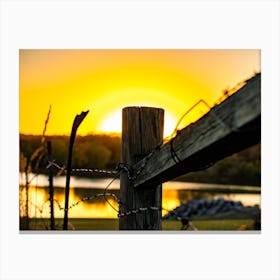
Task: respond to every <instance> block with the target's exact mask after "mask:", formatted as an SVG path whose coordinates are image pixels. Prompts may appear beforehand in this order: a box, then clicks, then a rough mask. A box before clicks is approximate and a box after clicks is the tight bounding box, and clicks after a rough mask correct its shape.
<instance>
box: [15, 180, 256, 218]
mask: <svg viewBox="0 0 280 280" xmlns="http://www.w3.org/2000/svg"><path fill="white" fill-rule="evenodd" d="M44 177H46V176H44ZM44 177H42V178H40V180H41V179H43V180H45V179H46V178H44ZM71 180H72V178H71ZM83 180H85V181H86V185H82V186H81V187H80V186H79V187H76V185H75V184H73V181H71V188H70V194H69V206H71V205H72V204H74V203H76V202H78V201H80V200H81V199H82V198H83V197H85V196H94V195H96V194H100V193H103V189H104V187H105V186H106V185H107V184H108V182H110V179H101V180H98V181H93V180H89V179H83ZM105 182H106V183H105ZM37 183H38V181H37ZM43 183H45V182H44V181H43ZM74 183H75V181H74ZM79 183H81V181H79ZM89 183H90V186H93V185H94V187H95V186H96V185H97V188H96V187H95V188H89V187H88V186H89ZM101 183H103V184H102V188H99V187H98V186H100V184H101ZM118 183H119V182H116V183H115V185H114V186H113V188H112V189H111V188H110V190H109V192H111V193H114V194H115V195H116V196H117V197H119V185H118ZM46 185H47V184H46ZM246 188H247V190H246ZM64 192H65V188H64V187H57V186H56V187H55V189H54V200H55V203H54V211H55V217H56V218H62V217H63V216H64V211H63V209H62V208H63V207H64ZM220 196H222V197H224V198H225V199H230V200H235V201H241V202H242V203H243V205H244V206H248V205H255V204H258V205H259V206H261V205H260V188H258V187H250V186H248V187H243V186H225V185H210V184H195V183H183V182H168V183H165V184H163V192H162V207H163V209H164V210H163V213H162V214H163V215H165V214H166V213H167V211H166V210H172V209H174V208H176V207H177V206H179V205H180V204H181V203H183V202H184V203H185V202H187V201H188V200H190V199H200V198H211V199H216V198H218V197H220ZM107 199H108V200H109V202H110V203H111V204H112V205H113V207H114V208H116V209H118V204H117V202H116V201H115V200H113V199H112V198H110V197H107ZM25 201H26V193H25V188H24V187H21V188H20V216H24V215H25ZM49 216H50V204H49V194H48V188H47V187H42V186H39V184H37V186H30V187H29V217H37V218H38V217H39V218H40V217H42V218H49ZM69 218H117V212H116V211H115V210H114V209H113V208H112V207H111V206H110V205H109V204H108V203H106V201H105V200H104V198H103V197H99V198H95V199H93V200H88V201H84V202H80V203H79V204H78V205H76V206H75V207H73V208H71V209H70V210H69Z"/></svg>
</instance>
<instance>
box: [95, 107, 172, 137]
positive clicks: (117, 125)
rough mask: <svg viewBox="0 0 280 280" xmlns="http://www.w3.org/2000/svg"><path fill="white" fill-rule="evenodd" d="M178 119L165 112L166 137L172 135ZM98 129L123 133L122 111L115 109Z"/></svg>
mask: <svg viewBox="0 0 280 280" xmlns="http://www.w3.org/2000/svg"><path fill="white" fill-rule="evenodd" d="M176 123H177V121H176V119H175V118H174V117H173V116H172V115H170V114H169V113H167V112H164V138H165V137H167V136H169V135H171V134H172V132H173V130H174V128H175V125H176ZM98 131H100V132H105V133H113V132H117V133H121V131H122V111H121V110H118V111H114V112H112V113H110V114H108V115H107V116H106V117H105V118H104V119H103V120H102V121H101V123H100V125H99V127H98Z"/></svg>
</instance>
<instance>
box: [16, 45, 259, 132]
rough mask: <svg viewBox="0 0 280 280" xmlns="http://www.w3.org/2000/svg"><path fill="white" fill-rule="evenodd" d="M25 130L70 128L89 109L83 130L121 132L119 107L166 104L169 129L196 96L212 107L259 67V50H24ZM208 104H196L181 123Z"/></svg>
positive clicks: (22, 115)
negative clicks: (76, 117) (47, 117)
mask: <svg viewBox="0 0 280 280" xmlns="http://www.w3.org/2000/svg"><path fill="white" fill-rule="evenodd" d="M19 64H20V133H24V134H41V133H42V130H43V127H44V122H45V119H46V116H47V112H48V108H49V106H50V105H51V106H52V111H51V115H50V120H49V122H48V127H47V133H48V134H64V135H69V134H70V131H71V126H72V122H73V119H74V117H75V115H77V114H79V113H80V112H81V111H86V110H89V114H88V116H87V117H86V118H85V120H84V121H83V123H82V124H81V126H80V127H79V130H78V134H80V135H86V134H91V133H103V132H106V133H108V132H121V110H122V108H124V107H127V106H151V107H159V108H163V109H164V110H165V124H164V126H165V127H164V131H165V132H164V136H165V137H166V136H168V135H170V134H171V133H172V132H173V130H174V128H175V126H176V124H177V122H178V120H179V119H180V118H181V116H182V115H183V114H184V113H185V112H186V111H187V110H188V109H189V108H191V107H192V106H193V105H194V104H195V103H196V102H197V101H198V100H200V99H203V100H204V101H205V102H207V103H208V104H209V105H210V106H213V104H214V103H215V101H216V100H217V99H218V98H220V97H221V95H222V94H223V91H224V90H225V89H230V88H232V87H234V86H235V85H236V84H237V83H239V82H241V81H243V80H244V79H247V78H248V77H251V76H252V75H253V74H254V72H257V71H260V51H259V50H20V53H19ZM206 111H207V108H205V106H204V107H203V106H200V107H198V108H195V110H193V112H191V113H190V114H188V116H187V117H186V118H185V119H184V120H183V121H182V122H181V123H180V127H183V126H184V125H185V124H186V123H189V122H191V121H193V120H194V119H197V118H198V117H200V116H202V115H203V114H204V113H205V112H206Z"/></svg>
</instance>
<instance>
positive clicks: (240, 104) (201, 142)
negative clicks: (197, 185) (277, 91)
mask: <svg viewBox="0 0 280 280" xmlns="http://www.w3.org/2000/svg"><path fill="white" fill-rule="evenodd" d="M145 135H146V138H150V132H149V133H146V134H145ZM260 140H261V74H257V75H256V76H254V77H253V78H251V79H250V80H248V81H247V83H246V84H245V86H243V87H242V88H241V89H239V90H238V91H237V92H236V93H235V94H233V95H232V96H230V97H229V98H227V99H226V100H225V101H224V102H223V103H221V104H219V105H218V106H215V107H214V108H212V110H211V111H209V113H207V114H206V115H205V116H203V117H202V118H201V119H199V120H198V121H197V122H195V123H193V124H191V125H189V126H188V127H186V128H184V129H182V130H181V131H178V134H177V136H176V137H175V138H174V139H173V140H171V141H170V142H168V143H166V144H164V145H162V146H161V147H160V149H157V150H155V152H154V153H153V155H152V156H151V157H150V158H149V159H148V160H145V159H143V160H141V161H139V162H137V163H136V160H135V161H134V162H133V163H134V165H133V170H134V174H137V171H138V172H139V170H141V172H140V174H138V175H137V176H136V179H135V180H134V181H133V183H132V184H133V186H134V187H137V189H138V187H140V186H146V187H147V186H148V185H151V186H153V185H154V184H159V183H163V182H166V181H168V180H170V179H174V178H176V177H178V176H180V175H182V174H186V173H188V172H191V171H197V170H200V169H205V168H206V167H207V166H209V165H211V164H213V163H215V162H216V161H218V160H220V159H222V158H224V157H226V156H229V155H231V154H233V153H236V152H239V151H241V150H242V149H245V148H247V147H249V146H252V145H254V144H256V143H258V142H260ZM155 144H156V143H155ZM131 163H132V162H131ZM141 166H142V167H141ZM143 166H144V168H143ZM140 189H141V190H142V188H140Z"/></svg>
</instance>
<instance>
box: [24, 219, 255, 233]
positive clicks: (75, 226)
mask: <svg viewBox="0 0 280 280" xmlns="http://www.w3.org/2000/svg"><path fill="white" fill-rule="evenodd" d="M62 224H63V219H56V229H58V230H61V229H62ZM192 224H193V225H194V226H195V228H196V229H197V230H198V231H213V230H214V231H216V230H217V231H219V230H222V231H228V230H231V231H232V230H234V231H236V230H253V220H251V219H219V220H194V221H192ZM29 228H30V230H40V231H41V230H49V220H48V219H30V223H29ZM68 229H69V230H78V231H87V230H90V231H118V220H117V219H69V227H68ZM162 229H163V231H181V222H180V221H163V222H162Z"/></svg>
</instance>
